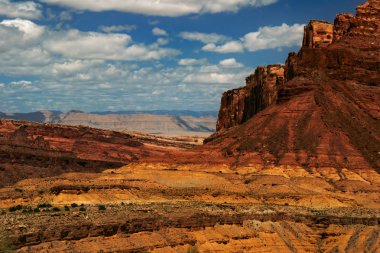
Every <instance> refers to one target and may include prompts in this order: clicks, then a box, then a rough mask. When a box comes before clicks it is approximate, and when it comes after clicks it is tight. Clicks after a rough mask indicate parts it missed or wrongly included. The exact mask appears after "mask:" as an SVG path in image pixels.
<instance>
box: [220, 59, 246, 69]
mask: <svg viewBox="0 0 380 253" xmlns="http://www.w3.org/2000/svg"><path fill="white" fill-rule="evenodd" d="M219 65H221V66H222V67H224V68H241V67H243V66H244V65H243V64H241V63H239V62H237V61H236V59H235V58H229V59H225V60H222V61H220V62H219Z"/></svg>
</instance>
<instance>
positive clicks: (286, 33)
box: [180, 24, 305, 53]
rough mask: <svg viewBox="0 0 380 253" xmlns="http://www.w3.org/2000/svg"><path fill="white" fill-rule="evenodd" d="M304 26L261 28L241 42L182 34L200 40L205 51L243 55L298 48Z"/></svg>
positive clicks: (202, 35) (225, 38)
mask: <svg viewBox="0 0 380 253" xmlns="http://www.w3.org/2000/svg"><path fill="white" fill-rule="evenodd" d="M304 26H305V25H304V24H294V25H288V24H282V25H280V26H264V27H260V28H259V29H258V30H257V31H256V32H250V33H247V34H246V35H244V36H243V37H242V38H240V39H239V40H231V39H228V37H226V36H223V35H219V34H214V33H211V34H204V33H196V32H193V33H188V32H183V33H181V34H180V36H181V37H182V38H185V39H188V40H198V41H201V42H203V43H204V44H205V45H204V46H203V47H202V50H203V51H207V52H215V53H242V52H244V50H248V51H250V52H254V51H259V50H264V49H278V50H280V49H281V48H283V47H292V46H298V45H301V43H302V37H303V30H304Z"/></svg>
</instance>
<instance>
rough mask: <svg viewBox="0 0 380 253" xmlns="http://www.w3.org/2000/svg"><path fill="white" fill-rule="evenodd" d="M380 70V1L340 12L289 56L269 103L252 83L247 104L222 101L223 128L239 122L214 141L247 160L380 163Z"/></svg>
mask: <svg viewBox="0 0 380 253" xmlns="http://www.w3.org/2000/svg"><path fill="white" fill-rule="evenodd" d="M379 69H380V1H379V0H370V1H368V2H367V3H365V4H363V5H360V6H359V7H358V8H357V14H356V16H354V15H350V14H342V15H338V16H337V18H336V20H335V22H334V26H333V25H330V24H328V23H326V22H318V21H311V22H310V24H309V25H308V26H306V27H305V38H304V43H303V47H302V48H301V50H300V51H299V52H298V53H290V54H289V57H288V59H287V61H286V63H285V69H284V77H283V78H284V81H283V82H284V83H283V84H280V85H276V87H277V89H274V90H275V92H276V90H277V94H276V95H273V96H272V98H274V99H275V98H277V99H276V100H275V101H271V104H270V105H269V106H268V104H265V103H263V102H262V101H263V98H264V95H265V93H263V92H262V91H261V90H260V89H256V90H255V89H251V91H252V92H253V93H251V96H250V97H249V99H246V100H245V103H244V107H241V106H239V107H233V106H234V104H232V106H231V105H230V104H228V103H227V104H226V103H223V102H222V106H221V110H220V115H219V120H218V122H219V125H218V130H222V129H225V128H228V127H231V126H238V127H235V128H233V129H231V130H230V131H227V132H226V131H220V132H219V133H217V134H215V135H213V136H211V137H210V138H209V139H207V140H206V143H209V142H211V143H210V146H213V145H216V146H220V149H221V151H222V153H224V154H226V155H228V156H230V157H238V161H237V162H240V163H244V162H246V163H248V162H250V163H251V162H252V161H255V162H258V163H264V164H267V163H269V164H271V163H275V164H284V165H285V164H298V165H302V166H308V167H324V166H332V167H345V168H347V167H349V168H375V169H377V170H379V168H380V153H379V151H380V74H379ZM256 73H260V68H259V69H258V70H257V71H256ZM255 76H260V75H257V74H256V75H255ZM276 80H280V78H278V77H277V79H276ZM254 87H255V86H254ZM226 94H230V93H229V92H227V93H226ZM246 98H247V96H246ZM239 99H240V101H241V98H239ZM225 100H226V99H225V98H223V99H222V101H225ZM238 104H239V105H240V104H241V102H240V103H238ZM247 104H250V105H252V104H254V105H257V104H259V105H264V106H257V107H255V106H247ZM231 107H232V108H231ZM226 108H228V109H226ZM247 108H249V109H247ZM263 109H264V110H263ZM238 110H241V111H238ZM247 111H249V112H250V113H247ZM229 112H233V115H239V117H238V120H235V117H231V114H230V115H228V113H229ZM240 119H242V120H240ZM244 122H245V124H243V125H241V124H242V123H244Z"/></svg>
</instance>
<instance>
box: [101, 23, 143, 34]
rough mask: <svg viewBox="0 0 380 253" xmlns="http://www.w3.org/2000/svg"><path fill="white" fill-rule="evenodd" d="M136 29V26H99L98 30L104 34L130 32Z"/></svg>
mask: <svg viewBox="0 0 380 253" xmlns="http://www.w3.org/2000/svg"><path fill="white" fill-rule="evenodd" d="M136 29H137V26H136V25H112V26H99V30H100V31H102V32H105V33H118V32H132V31H134V30H136Z"/></svg>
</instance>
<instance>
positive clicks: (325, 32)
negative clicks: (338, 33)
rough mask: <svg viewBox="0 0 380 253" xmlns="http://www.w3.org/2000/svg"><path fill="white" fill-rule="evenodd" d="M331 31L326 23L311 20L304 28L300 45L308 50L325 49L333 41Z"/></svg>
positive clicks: (331, 28)
mask: <svg viewBox="0 0 380 253" xmlns="http://www.w3.org/2000/svg"><path fill="white" fill-rule="evenodd" d="M333 30H334V29H333V25H332V24H330V23H328V22H324V21H317V20H312V21H310V23H309V24H308V25H307V26H305V31H304V36H303V43H302V44H303V46H304V47H309V48H321V47H327V46H328V45H330V44H331V43H332V41H333Z"/></svg>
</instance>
